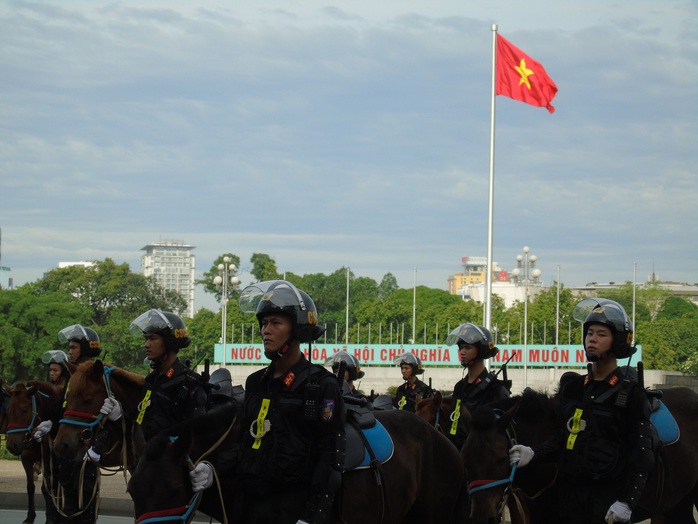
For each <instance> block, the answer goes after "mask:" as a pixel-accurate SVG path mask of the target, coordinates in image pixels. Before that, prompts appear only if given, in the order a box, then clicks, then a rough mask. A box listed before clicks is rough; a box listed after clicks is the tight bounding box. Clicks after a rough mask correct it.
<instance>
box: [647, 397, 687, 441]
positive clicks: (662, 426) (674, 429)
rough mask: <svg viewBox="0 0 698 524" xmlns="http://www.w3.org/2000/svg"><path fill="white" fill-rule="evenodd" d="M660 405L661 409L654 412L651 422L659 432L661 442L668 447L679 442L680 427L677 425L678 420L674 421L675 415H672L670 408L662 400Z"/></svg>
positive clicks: (651, 415)
mask: <svg viewBox="0 0 698 524" xmlns="http://www.w3.org/2000/svg"><path fill="white" fill-rule="evenodd" d="M658 403H659V407H658V408H657V409H655V410H653V411H652V413H651V414H650V420H651V421H652V425H653V426H654V427H655V429H656V430H657V434H658V435H659V441H660V442H661V443H662V444H664V445H665V446H668V445H669V444H673V443H674V442H676V441H677V440H679V437H680V434H679V425H678V424H677V423H676V419H674V415H672V414H671V412H670V411H669V408H667V407H666V406H665V405H664V402H662V401H661V400H660V401H658Z"/></svg>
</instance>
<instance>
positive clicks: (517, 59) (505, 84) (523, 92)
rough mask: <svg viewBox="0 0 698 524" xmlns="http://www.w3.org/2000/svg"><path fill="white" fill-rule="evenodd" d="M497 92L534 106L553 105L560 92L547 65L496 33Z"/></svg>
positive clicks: (549, 109) (548, 106)
mask: <svg viewBox="0 0 698 524" xmlns="http://www.w3.org/2000/svg"><path fill="white" fill-rule="evenodd" d="M496 94H498V95H504V96H508V97H509V98H513V99H514V100H520V101H521V102H525V103H526V104H531V105H532V106H538V107H545V108H547V109H548V111H550V112H551V113H554V112H555V108H554V107H553V106H552V105H550V102H552V101H553V98H555V95H556V94H557V86H556V85H555V82H553V79H552V78H550V77H549V76H548V73H546V72H545V68H544V67H543V66H542V65H541V64H540V63H538V62H536V61H535V60H534V59H533V58H531V57H530V56H528V55H527V54H526V53H524V52H523V51H521V50H520V49H518V48H516V47H514V46H513V45H511V43H509V41H508V40H506V39H504V38H503V37H502V36H500V35H499V34H497V82H496Z"/></svg>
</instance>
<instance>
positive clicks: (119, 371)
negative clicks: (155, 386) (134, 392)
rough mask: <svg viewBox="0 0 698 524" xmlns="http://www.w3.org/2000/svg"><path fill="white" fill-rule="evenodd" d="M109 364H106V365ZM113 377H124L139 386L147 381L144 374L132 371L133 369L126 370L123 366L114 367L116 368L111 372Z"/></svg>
mask: <svg viewBox="0 0 698 524" xmlns="http://www.w3.org/2000/svg"><path fill="white" fill-rule="evenodd" d="M106 365H107V364H105V366H106ZM111 375H112V377H115V378H116V379H117V380H119V379H123V380H125V381H127V382H131V383H133V384H137V385H139V386H142V385H143V384H144V383H145V377H143V376H142V375H139V374H138V373H132V372H131V371H126V370H125V369H123V368H114V370H113V371H112V372H111Z"/></svg>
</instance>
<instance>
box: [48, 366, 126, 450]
mask: <svg viewBox="0 0 698 524" xmlns="http://www.w3.org/2000/svg"><path fill="white" fill-rule="evenodd" d="M115 369H116V367H107V366H104V385H105V387H106V389H107V396H108V397H113V396H114V393H113V392H112V389H111V381H110V375H111V372H112V371H114V370H115ZM63 416H64V417H77V418H84V419H88V420H89V419H93V420H92V422H83V421H80V420H71V419H69V418H62V419H60V421H59V422H60V423H61V424H68V425H71V426H82V427H84V428H85V429H83V431H82V435H81V438H82V440H91V439H92V437H93V436H94V434H95V432H94V427H95V426H97V425H99V427H100V428H101V427H102V426H103V425H104V418H105V417H104V414H103V413H99V414H98V415H93V414H92V413H85V412H82V411H72V410H66V411H65V412H64V413H63Z"/></svg>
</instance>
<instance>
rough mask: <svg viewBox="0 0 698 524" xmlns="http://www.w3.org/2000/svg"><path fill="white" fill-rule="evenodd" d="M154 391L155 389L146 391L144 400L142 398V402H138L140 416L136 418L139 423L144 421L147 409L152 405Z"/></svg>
mask: <svg viewBox="0 0 698 524" xmlns="http://www.w3.org/2000/svg"><path fill="white" fill-rule="evenodd" d="M152 392H153V391H152V390H151V389H149V390H148V391H146V392H145V396H144V397H143V400H141V403H140V404H138V417H137V418H136V423H137V424H142V423H143V417H145V410H146V408H147V407H148V406H150V395H151V393H152Z"/></svg>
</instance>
